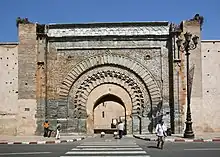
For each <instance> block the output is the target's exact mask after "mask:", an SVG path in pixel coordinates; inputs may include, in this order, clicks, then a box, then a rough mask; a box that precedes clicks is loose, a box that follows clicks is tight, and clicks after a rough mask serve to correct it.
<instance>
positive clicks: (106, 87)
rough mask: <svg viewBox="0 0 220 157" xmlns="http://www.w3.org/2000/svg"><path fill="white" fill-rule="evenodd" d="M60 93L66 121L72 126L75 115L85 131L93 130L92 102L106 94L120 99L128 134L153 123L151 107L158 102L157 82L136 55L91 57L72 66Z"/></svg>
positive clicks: (154, 106)
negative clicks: (64, 107)
mask: <svg viewBox="0 0 220 157" xmlns="http://www.w3.org/2000/svg"><path fill="white" fill-rule="evenodd" d="M59 94H60V97H61V99H66V98H67V100H68V107H67V109H68V122H69V123H70V124H71V125H72V124H73V123H74V122H75V117H76V115H77V117H78V119H79V118H80V121H81V124H80V127H81V128H83V129H81V130H82V131H83V132H86V133H87V134H93V133H94V105H95V104H96V103H97V102H98V100H100V98H102V97H103V96H105V95H108V94H112V95H115V96H117V97H118V98H120V99H121V101H122V102H123V104H124V106H125V109H126V120H127V121H126V125H127V133H134V132H140V130H143V132H148V131H149V129H148V128H149V127H151V126H153V125H152V124H153V123H151V121H152V108H157V106H158V104H159V103H160V102H161V89H160V87H159V85H158V81H157V80H155V78H154V76H153V75H151V73H150V72H149V71H148V69H147V68H146V67H145V66H143V65H142V64H141V63H140V62H138V61H137V60H136V59H135V58H129V57H125V56H120V55H114V54H103V55H98V56H93V57H91V58H87V59H85V60H84V61H82V62H80V63H79V64H77V65H74V66H73V68H72V70H71V71H70V72H69V73H68V75H67V76H66V77H65V79H64V80H63V82H62V85H61V87H60V91H59ZM71 121H73V122H71ZM77 121H78V120H77ZM68 127H69V128H70V129H71V128H73V129H74V126H68Z"/></svg>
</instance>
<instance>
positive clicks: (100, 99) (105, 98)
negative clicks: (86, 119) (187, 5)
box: [93, 94, 127, 134]
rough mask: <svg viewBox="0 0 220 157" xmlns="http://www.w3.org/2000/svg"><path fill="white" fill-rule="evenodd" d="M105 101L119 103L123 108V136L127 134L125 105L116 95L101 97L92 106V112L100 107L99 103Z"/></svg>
mask: <svg viewBox="0 0 220 157" xmlns="http://www.w3.org/2000/svg"><path fill="white" fill-rule="evenodd" d="M106 101H114V102H117V103H119V104H120V105H122V106H123V108H124V112H125V115H124V116H125V133H124V134H127V120H126V107H125V104H124V103H123V101H122V100H121V98H119V97H118V96H116V95H113V94H107V95H103V96H102V97H100V98H99V99H98V100H97V101H96V102H95V104H94V107H93V112H94V109H95V108H96V107H97V106H98V105H100V104H101V103H104V102H106Z"/></svg>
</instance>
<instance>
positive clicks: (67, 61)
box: [0, 19, 220, 135]
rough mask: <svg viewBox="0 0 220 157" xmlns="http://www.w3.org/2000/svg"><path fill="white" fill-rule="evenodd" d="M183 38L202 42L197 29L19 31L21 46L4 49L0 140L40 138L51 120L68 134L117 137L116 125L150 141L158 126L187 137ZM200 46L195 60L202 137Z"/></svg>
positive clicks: (140, 26)
mask: <svg viewBox="0 0 220 157" xmlns="http://www.w3.org/2000/svg"><path fill="white" fill-rule="evenodd" d="M186 31H190V32H191V33H193V34H196V35H198V36H200V22H199V21H198V20H197V19H191V20H188V21H183V22H182V23H181V25H179V26H175V25H174V24H170V23H169V22H123V23H87V24H45V25H41V24H35V23H31V22H28V23H18V38H19V43H1V45H0V52H1V53H0V54H1V56H0V57H1V60H0V62H1V70H2V75H1V76H0V78H1V84H2V85H1V87H2V89H1V92H2V93H3V94H2V95H1V96H0V99H1V100H2V104H1V105H0V113H1V115H0V116H1V118H0V133H1V134H9V135H33V134H38V135H41V134H42V133H43V127H42V124H43V122H44V121H45V119H47V120H48V121H49V122H50V123H51V126H52V127H53V126H54V127H55V126H56V122H57V120H59V121H60V123H61V124H62V132H63V133H66V134H71V133H84V134H94V133H97V132H101V131H106V132H111V133H113V132H114V131H115V129H116V124H117V123H118V122H119V121H123V122H124V123H125V128H126V133H127V134H144V133H153V132H154V128H155V126H156V123H157V122H158V120H160V119H161V118H163V119H164V121H165V123H166V125H167V126H168V128H170V129H171V130H172V132H173V133H182V132H183V129H184V122H185V113H186V112H185V109H186V107H185V106H186V101H185V99H186V80H185V70H184V66H185V59H184V53H180V57H179V58H176V56H177V53H178V52H177V49H176V44H175V39H176V38H177V37H176V34H177V33H184V32H186ZM199 43H200V44H199V46H198V48H197V49H195V50H193V51H194V52H192V55H191V56H192V57H191V63H192V64H191V66H192V65H194V66H195V70H194V75H193V76H194V80H195V79H196V82H195V81H194V82H193V88H192V105H193V106H192V108H193V113H192V115H193V114H194V115H193V121H195V124H194V129H198V130H199V128H201V126H200V125H197V123H196V121H198V119H199V118H198V117H196V116H198V113H196V112H198V111H195V109H196V108H197V107H198V105H200V104H202V102H201V100H202V88H201V86H202V80H201V78H202V76H201V68H202V65H201V60H200V59H199V58H197V57H201V46H200V45H201V42H200V41H199ZM7 51H8V52H7ZM178 55H179V54H178ZM7 57H10V59H8V61H5V60H7ZM5 58H6V59H5ZM176 60H180V62H178V63H179V64H178V63H176V62H175V61H176ZM5 64H6V65H5ZM5 66H6V68H4V67H5ZM12 68H14V69H12ZM177 72H178V75H176V73H177ZM6 79H8V81H6ZM178 81H179V82H178ZM6 82H7V83H6ZM177 89H178V90H177ZM196 106H197V107H196ZM210 127H211V126H210ZM219 128H220V126H218V128H212V129H213V130H215V129H216V130H217V129H219Z"/></svg>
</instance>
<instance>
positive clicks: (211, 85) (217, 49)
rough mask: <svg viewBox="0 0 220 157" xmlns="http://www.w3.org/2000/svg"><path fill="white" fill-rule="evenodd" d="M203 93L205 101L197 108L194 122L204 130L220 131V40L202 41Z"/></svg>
mask: <svg viewBox="0 0 220 157" xmlns="http://www.w3.org/2000/svg"><path fill="white" fill-rule="evenodd" d="M201 44H202V45H201V48H202V52H201V53H202V54H201V60H202V84H203V86H202V94H203V102H202V103H201V104H200V106H199V107H198V108H196V110H198V113H197V114H196V115H195V116H194V117H196V118H195V119H194V121H195V122H194V124H195V125H196V126H197V127H198V128H199V129H200V131H202V132H220V124H219V123H218V121H219V120H220V114H219V113H220V105H219V102H220V87H219V82H220V74H219V70H220V67H219V57H220V41H219V40H216V41H215V40H210V41H205V40H204V41H202V43H201Z"/></svg>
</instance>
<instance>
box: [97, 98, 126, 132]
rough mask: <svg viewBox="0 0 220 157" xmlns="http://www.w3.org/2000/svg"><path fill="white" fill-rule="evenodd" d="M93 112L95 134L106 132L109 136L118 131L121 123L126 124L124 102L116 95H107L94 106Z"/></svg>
mask: <svg viewBox="0 0 220 157" xmlns="http://www.w3.org/2000/svg"><path fill="white" fill-rule="evenodd" d="M93 112H94V133H100V132H102V131H104V132H105V133H107V134H113V132H114V131H117V124H118V122H119V121H123V122H124V124H126V108H125V106H124V104H123V102H122V100H121V99H120V98H119V97H117V96H115V95H112V94H107V95H105V96H103V97H101V98H100V99H99V100H98V101H97V102H96V104H95V105H94V109H93ZM125 130H126V128H125Z"/></svg>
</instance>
